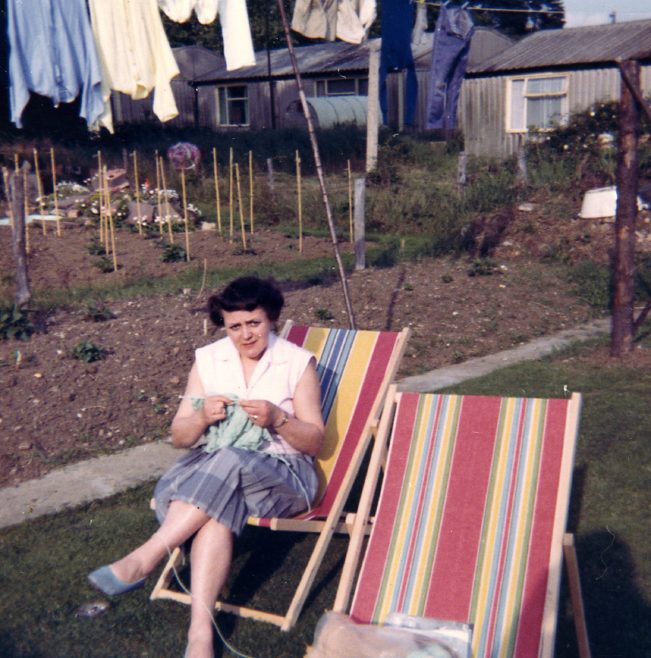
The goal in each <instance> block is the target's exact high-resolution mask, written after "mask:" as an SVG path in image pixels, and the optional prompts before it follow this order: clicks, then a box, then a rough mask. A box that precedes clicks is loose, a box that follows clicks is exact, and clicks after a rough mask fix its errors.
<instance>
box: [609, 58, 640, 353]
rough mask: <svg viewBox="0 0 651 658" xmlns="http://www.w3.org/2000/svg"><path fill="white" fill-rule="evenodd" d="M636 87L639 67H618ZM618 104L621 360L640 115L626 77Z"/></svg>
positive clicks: (630, 282) (631, 267)
mask: <svg viewBox="0 0 651 658" xmlns="http://www.w3.org/2000/svg"><path fill="white" fill-rule="evenodd" d="M620 68H621V69H622V70H624V71H626V74H625V75H626V76H627V77H629V78H630V80H632V81H633V84H634V85H635V86H636V87H639V84H640V63H639V62H638V61H636V60H627V61H625V62H621V63H620ZM622 77H623V78H624V79H623V80H622V84H621V98H620V102H619V137H618V140H619V145H618V157H617V212H616V215H615V259H614V269H613V283H614V286H613V287H614V298H613V316H612V333H611V342H610V353H611V355H612V356H615V357H621V356H623V355H624V354H626V353H629V352H632V351H633V348H634V344H633V338H634V334H633V304H634V300H635V220H636V218H637V177H638V153H637V150H638V137H639V132H640V111H639V108H638V105H637V103H636V101H635V98H634V96H633V94H632V93H631V90H630V88H629V86H628V84H626V77H625V76H622Z"/></svg>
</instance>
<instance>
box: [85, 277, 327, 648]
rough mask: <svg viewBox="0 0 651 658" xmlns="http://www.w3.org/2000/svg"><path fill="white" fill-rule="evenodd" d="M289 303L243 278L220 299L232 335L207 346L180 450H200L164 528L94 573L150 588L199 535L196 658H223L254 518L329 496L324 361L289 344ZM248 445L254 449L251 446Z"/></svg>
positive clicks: (263, 284)
mask: <svg viewBox="0 0 651 658" xmlns="http://www.w3.org/2000/svg"><path fill="white" fill-rule="evenodd" d="M283 303H284V300H283V296H282V293H281V292H280V291H279V290H278V289H277V288H276V287H275V286H274V285H273V284H272V283H271V282H270V281H264V280H260V279H258V278H256V277H242V278H240V279H236V280H235V281H233V282H231V283H230V284H229V285H228V286H227V287H226V288H225V289H224V290H223V292H222V293H221V294H219V295H214V296H213V297H211V298H210V301H209V311H210V317H211V319H212V321H213V322H214V323H215V324H216V325H217V326H223V327H224V328H225V331H226V337H225V338H222V339H221V340H218V341H217V342H215V343H212V344H210V345H207V346H206V347H202V348H199V349H198V350H197V351H196V355H195V362H194V364H193V366H192V369H191V371H190V375H189V378H188V383H187V386H186V389H185V394H184V395H183V398H182V401H181V404H180V405H179V409H178V411H177V413H176V416H175V417H174V420H173V421H172V443H173V445H174V446H175V447H177V448H190V447H192V449H191V450H190V451H189V452H188V453H187V454H186V455H184V456H183V457H181V459H180V460H179V461H178V462H177V463H176V464H175V465H174V466H173V467H172V468H171V469H170V471H168V473H166V474H165V475H164V476H163V477H162V478H161V480H160V481H159V482H158V484H157V485H156V490H155V493H154V496H155V499H156V513H157V515H158V518H159V521H160V522H161V525H160V528H159V529H158V531H157V532H156V533H154V534H153V535H152V536H151V537H150V538H149V540H147V541H146V542H145V543H144V544H142V545H141V546H139V547H138V548H136V549H135V550H134V551H132V552H131V553H129V554H128V555H126V556H125V557H123V558H122V559H120V560H118V561H116V562H114V563H113V564H111V565H106V566H104V567H101V568H100V569H97V570H96V571H94V572H93V573H91V574H90V575H89V580H90V582H91V584H93V586H95V587H96V588H98V589H100V590H101V591H102V592H104V593H105V594H107V595H116V594H123V593H125V592H128V591H131V590H132V589H136V588H138V587H141V586H142V585H143V584H144V581H145V579H146V578H147V576H148V575H149V574H150V573H151V572H152V571H153V569H154V568H155V566H156V565H157V564H158V563H159V561H160V560H161V559H162V558H163V557H165V556H167V555H168V553H169V552H170V551H171V550H172V549H173V548H175V547H176V546H179V545H180V544H182V543H183V542H184V541H186V540H187V539H189V538H190V537H193V541H192V549H191V565H192V567H191V568H192V578H191V581H192V608H191V621H190V629H189V631H188V649H187V651H186V656H190V657H191V658H198V657H200V656H201V657H203V656H212V655H213V652H212V643H213V635H212V631H213V628H212V612H213V610H214V605H215V601H216V600H217V596H218V595H219V592H220V590H221V588H222V586H223V584H224V582H225V580H226V576H227V574H228V570H229V567H230V563H231V555H232V548H233V536H234V535H235V536H237V535H239V534H240V533H241V531H242V529H243V528H244V526H245V525H246V520H247V518H248V516H249V515H254V516H291V515H294V514H296V513H298V512H300V511H302V510H303V509H305V508H307V507H308V506H309V504H310V503H311V501H312V499H313V497H314V496H315V495H316V490H317V477H316V474H315V471H314V467H313V460H312V458H313V457H314V456H315V455H316V454H317V453H318V452H319V449H320V447H321V444H322V441H323V435H324V426H323V419H322V416H321V403H320V393H319V381H318V377H317V373H316V364H315V359H314V356H313V355H311V354H310V353H309V352H308V351H306V350H304V349H303V348H300V347H297V346H296V345H293V344H292V343H290V342H288V341H286V340H283V339H281V338H279V337H277V336H276V335H275V334H274V333H273V331H272V327H273V325H274V323H275V322H276V321H277V320H278V317H279V315H280V311H281V309H282V306H283ZM241 445H245V446H246V447H240V446H241Z"/></svg>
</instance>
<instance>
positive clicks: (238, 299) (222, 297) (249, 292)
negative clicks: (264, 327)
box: [208, 276, 285, 327]
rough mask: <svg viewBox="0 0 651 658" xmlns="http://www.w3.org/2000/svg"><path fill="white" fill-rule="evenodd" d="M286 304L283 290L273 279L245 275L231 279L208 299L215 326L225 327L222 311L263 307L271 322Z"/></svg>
mask: <svg viewBox="0 0 651 658" xmlns="http://www.w3.org/2000/svg"><path fill="white" fill-rule="evenodd" d="M284 304H285V299H284V297H283V294H282V292H280V289H279V288H278V286H277V285H276V283H275V282H274V281H273V280H271V279H259V278H258V277H257V276H243V277H240V278H239V279H235V280H233V281H231V282H230V283H229V284H228V285H227V286H226V287H225V288H224V289H223V290H222V291H221V292H220V293H218V294H216V295H212V296H211V297H210V299H209V300H208V313H209V314H210V319H211V320H212V321H213V323H214V324H215V326H217V327H223V326H224V318H223V316H222V312H223V311H226V312H227V313H231V312H232V311H253V310H255V309H256V308H261V309H263V310H264V312H265V313H266V314H267V318H269V320H270V321H271V322H276V321H277V320H278V318H279V317H280V311H281V310H282V308H283V305H284Z"/></svg>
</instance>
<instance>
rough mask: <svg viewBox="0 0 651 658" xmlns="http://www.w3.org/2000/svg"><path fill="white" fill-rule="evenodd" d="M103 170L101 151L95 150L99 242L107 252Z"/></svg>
mask: <svg viewBox="0 0 651 658" xmlns="http://www.w3.org/2000/svg"><path fill="white" fill-rule="evenodd" d="M103 170H104V168H103V165H102V152H101V151H97V208H98V210H99V242H100V244H101V245H103V246H104V251H106V253H108V250H107V249H106V244H107V242H106V231H105V226H104V191H103V189H102V188H103V186H104V183H103V180H102V171H103Z"/></svg>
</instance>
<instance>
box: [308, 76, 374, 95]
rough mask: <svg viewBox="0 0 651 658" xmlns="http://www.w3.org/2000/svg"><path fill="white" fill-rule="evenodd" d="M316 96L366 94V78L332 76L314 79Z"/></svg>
mask: <svg viewBox="0 0 651 658" xmlns="http://www.w3.org/2000/svg"><path fill="white" fill-rule="evenodd" d="M316 95H317V96H368V79H367V78H332V79H328V80H317V81H316Z"/></svg>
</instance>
